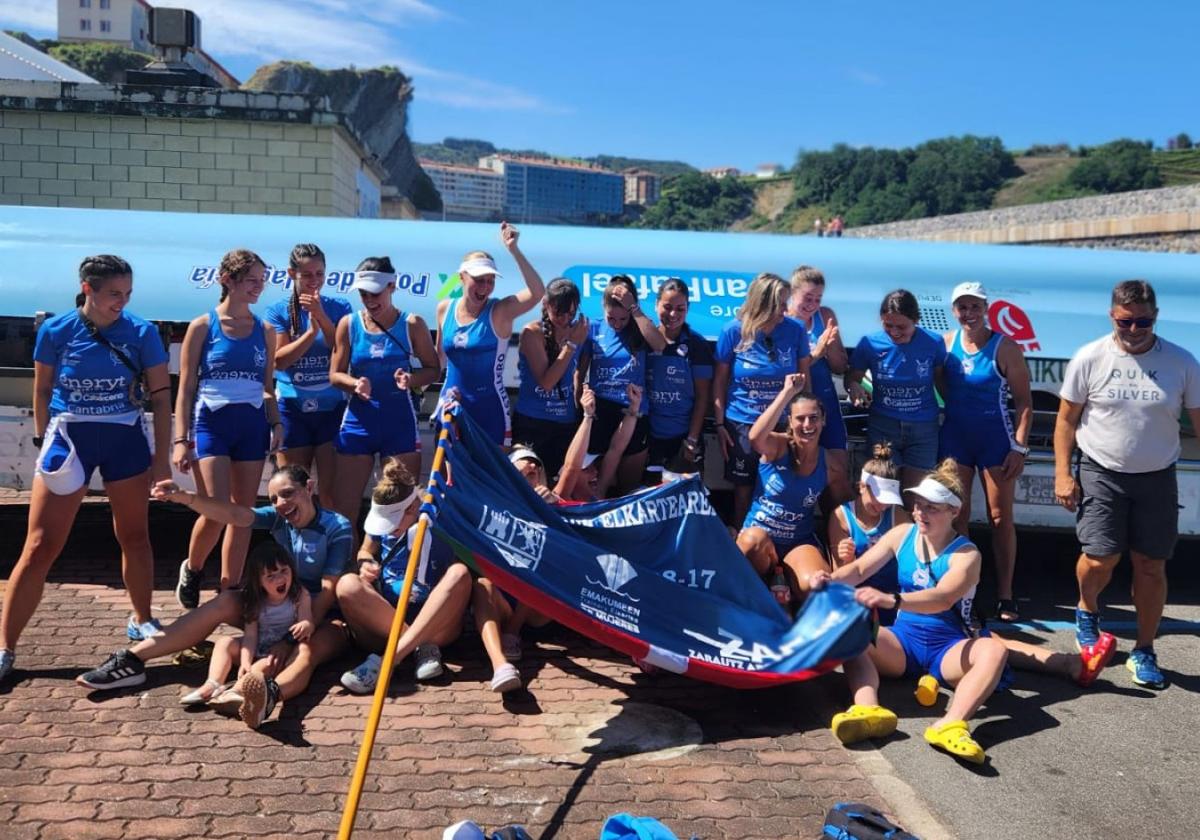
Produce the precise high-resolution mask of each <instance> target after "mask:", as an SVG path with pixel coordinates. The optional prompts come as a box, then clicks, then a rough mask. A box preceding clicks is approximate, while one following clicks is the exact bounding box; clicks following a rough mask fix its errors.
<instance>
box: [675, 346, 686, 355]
mask: <svg viewBox="0 0 1200 840" xmlns="http://www.w3.org/2000/svg"><path fill="white" fill-rule="evenodd" d="M675 353H676V354H677V355H680V356H686V355H687V354H688V346H687V345H686V344H679V345H677V346H676V347H675Z"/></svg>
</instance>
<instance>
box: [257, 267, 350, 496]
mask: <svg viewBox="0 0 1200 840" xmlns="http://www.w3.org/2000/svg"><path fill="white" fill-rule="evenodd" d="M288 279H289V280H290V281H291V284H292V294H291V296H290V297H288V298H287V299H286V300H281V301H277V302H275V303H273V304H271V305H270V306H269V307H267V312H266V315H265V316H264V317H263V320H264V321H266V322H267V323H268V324H270V325H271V326H272V327H274V328H275V336H276V343H275V396H276V398H277V399H278V401H279V414H280V418H281V419H282V420H283V446H282V447H280V449H279V452H277V453H276V455H275V460H276V462H277V463H278V465H279V466H281V467H283V466H291V465H296V466H300V467H304V469H306V470H309V471H310V472H311V470H312V466H313V463H314V461H315V462H316V465H317V479H318V481H319V482H320V483H319V487H324V488H325V491H326V493H328V492H329V491H330V490H332V488H333V471H334V463H335V456H334V451H333V440H334V438H335V437H337V431H338V427H339V426H340V425H341V422H342V411H343V410H344V409H345V407H346V395H345V394H343V393H342V392H341V391H339V390H338V389H337V388H335V387H334V386H333V384H332V383H330V381H329V356H330V353H331V351H332V348H333V345H334V343H335V339H336V335H337V325H338V322H340V321H341V320H342V318H343V317H345V316H346V315H349V314H350V303H349V302H348V301H346V300H345V299H343V298H340V297H338V298H335V297H327V296H325V295H322V294H321V290H322V289H323V288H324V286H325V254H324V253H323V252H322V251H321V249H320V248H318V247H317V246H316V245H313V244H308V243H306V244H301V245H297V246H296V247H295V248H293V249H292V253H291V254H290V255H289V256H288Z"/></svg>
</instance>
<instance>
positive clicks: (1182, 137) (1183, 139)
mask: <svg viewBox="0 0 1200 840" xmlns="http://www.w3.org/2000/svg"><path fill="white" fill-rule="evenodd" d="M1172 140H1173V141H1174V143H1175V146H1174V148H1176V149H1178V150H1179V151H1181V152H1183V151H1187V150H1188V149H1190V148H1192V138H1191V136H1190V135H1189V134H1188V133H1187V132H1186V131H1181V132H1179V133H1178V134H1176V135H1175V136H1174V137H1173V138H1172Z"/></svg>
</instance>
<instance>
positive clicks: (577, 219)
mask: <svg viewBox="0 0 1200 840" xmlns="http://www.w3.org/2000/svg"><path fill="white" fill-rule="evenodd" d="M479 167H480V168H481V169H488V170H491V171H492V172H495V173H498V174H500V175H503V176H504V214H505V216H506V217H507V218H508V219H510V220H512V221H514V222H536V223H547V224H555V223H558V224H584V223H588V222H595V221H599V220H603V219H610V218H617V217H618V216H620V215H621V213H622V212H623V211H624V209H625V179H624V177H622V176H621V175H619V174H618V173H616V172H610V171H608V170H607V169H601V168H600V167H597V166H589V165H588V164H585V163H576V162H572V161H562V160H554V159H544V158H522V157H516V156H513V155H488V156H486V157H482V158H480V159H479Z"/></svg>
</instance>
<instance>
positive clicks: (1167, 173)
mask: <svg viewBox="0 0 1200 840" xmlns="http://www.w3.org/2000/svg"><path fill="white" fill-rule="evenodd" d="M1154 162H1155V163H1157V164H1158V169H1159V171H1160V172H1162V176H1163V182H1164V183H1165V184H1166V185H1167V186H1168V187H1178V186H1182V185H1184V184H1196V183H1200V149H1188V150H1187V151H1178V152H1155V153H1154Z"/></svg>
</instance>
